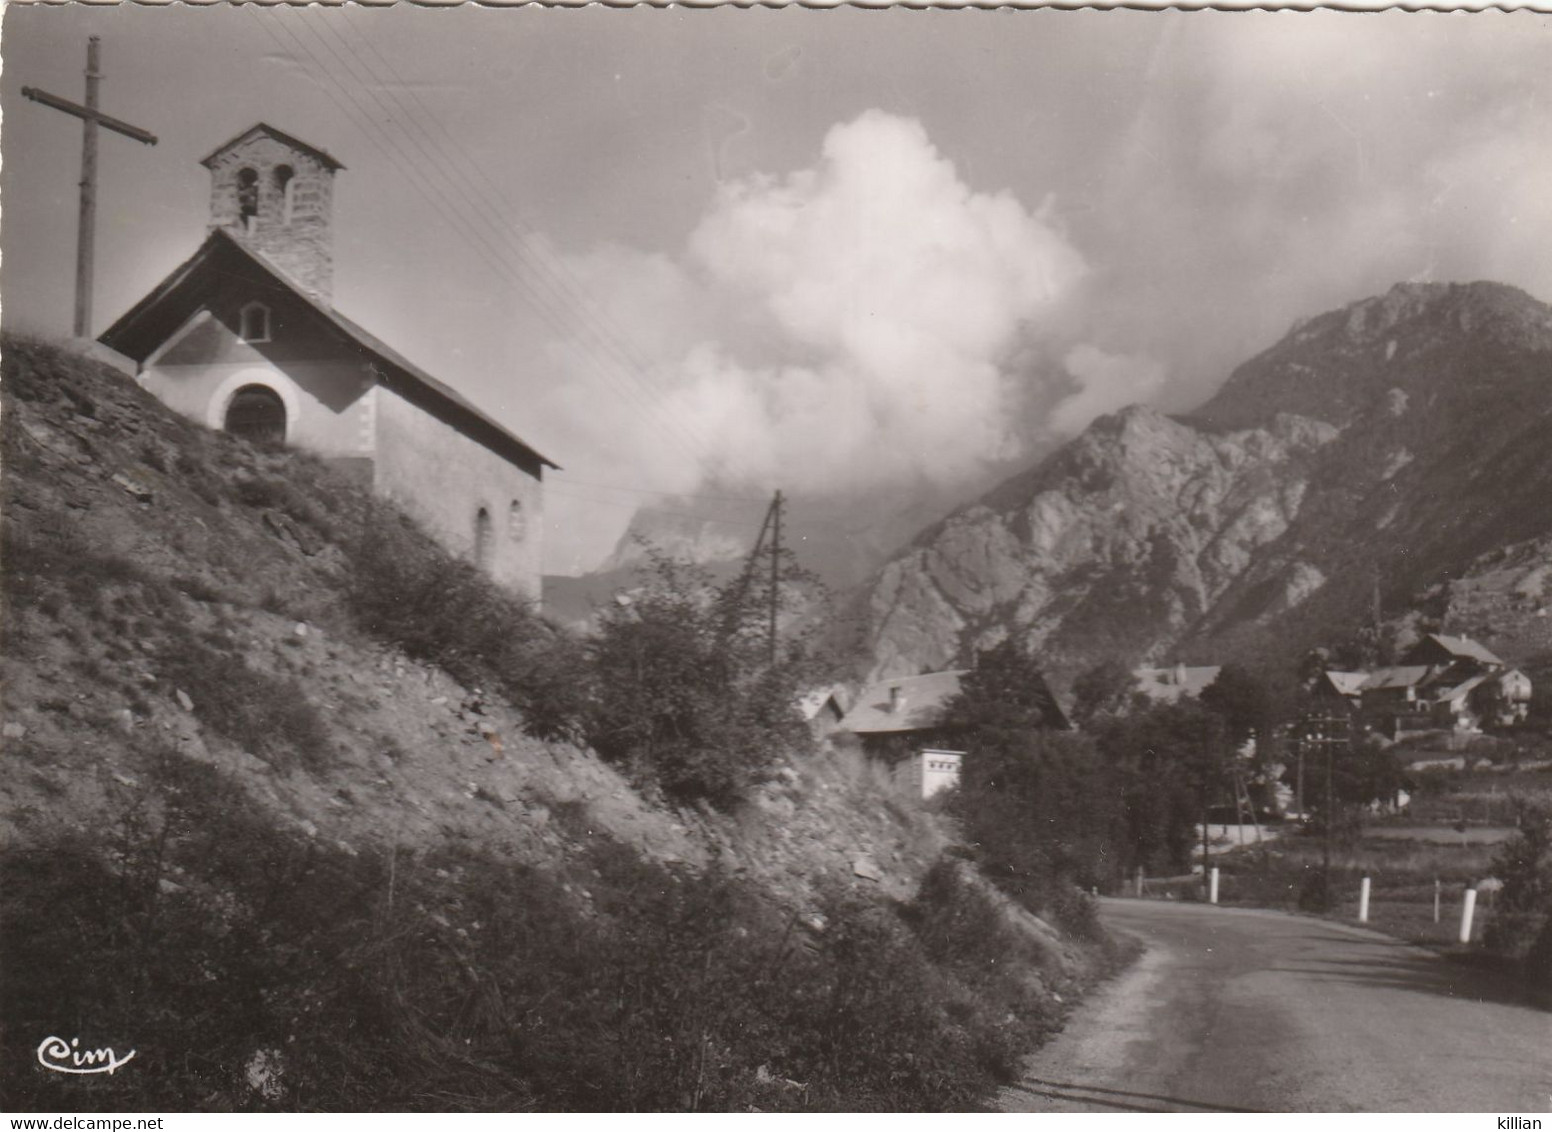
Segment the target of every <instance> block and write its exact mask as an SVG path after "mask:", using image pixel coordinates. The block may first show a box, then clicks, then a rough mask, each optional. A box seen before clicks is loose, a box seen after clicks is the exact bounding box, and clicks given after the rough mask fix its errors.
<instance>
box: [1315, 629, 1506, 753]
mask: <svg viewBox="0 0 1552 1132" xmlns="http://www.w3.org/2000/svg"><path fill="white" fill-rule="evenodd" d="M1401 660H1402V663H1401V664H1398V665H1394V666H1391V667H1388V668H1380V669H1376V670H1374V671H1371V672H1338V671H1331V670H1328V671H1326V672H1324V673H1322V674H1321V677H1320V679H1319V680H1317V681H1316V684H1315V689H1314V691H1315V695H1316V696H1317V697H1319V698H1321V699H1322V700H1324V701H1326V702H1328V703H1331V704H1332V705H1333V706H1335V705H1341V707H1342V708H1344V709H1345V710H1347V711H1348V712H1350V713H1351V714H1353V715H1354V716H1356V717H1357V718H1359V719H1361V721H1362V722H1363V724H1364V725H1365V726H1366V727H1368V728H1370V729H1371V730H1373V731H1375V732H1377V733H1378V734H1380V735H1383V736H1385V737H1386V738H1389V739H1400V738H1405V737H1406V736H1408V735H1416V734H1421V733H1424V732H1436V731H1446V732H1455V733H1473V732H1476V731H1479V730H1481V728H1482V727H1484V726H1487V727H1509V726H1513V725H1514V724H1516V723H1521V722H1523V721H1524V719H1525V717H1526V714H1527V713H1528V711H1529V709H1530V697H1531V682H1530V678H1529V677H1528V676H1526V675H1525V674H1524V673H1523V672H1521V671H1520V670H1519V669H1517V668H1510V667H1509V666H1508V665H1506V664H1505V663H1504V662H1503V661H1502V660H1500V659H1499V658H1498V657H1497V656H1495V655H1493V653H1492V652H1491V651H1490V650H1489V649H1487V648H1485V647H1484V646H1483V645H1481V644H1480V643H1478V642H1477V641H1473V640H1471V639H1470V638H1469V637H1453V636H1447V635H1445V634H1442V633H1431V634H1429V635H1428V636H1426V637H1424V638H1423V639H1422V640H1420V641H1418V642H1417V644H1415V645H1413V646H1412V647H1411V648H1410V649H1408V650H1407V652H1406V654H1405V655H1404V656H1403V657H1402V658H1401Z"/></svg>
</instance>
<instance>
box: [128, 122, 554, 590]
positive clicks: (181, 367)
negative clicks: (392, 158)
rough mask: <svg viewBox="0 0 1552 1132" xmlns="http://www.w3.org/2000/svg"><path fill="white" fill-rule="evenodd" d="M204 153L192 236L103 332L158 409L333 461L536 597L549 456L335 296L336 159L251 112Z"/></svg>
mask: <svg viewBox="0 0 1552 1132" xmlns="http://www.w3.org/2000/svg"><path fill="white" fill-rule="evenodd" d="M202 164H203V165H204V166H205V168H206V169H208V170H209V171H210V187H211V192H210V219H209V234H208V235H207V237H206V238H205V241H204V243H202V244H201V245H200V246H199V248H198V250H196V251H195V252H194V254H193V255H192V256H191V257H190V258H189V259H188V260H187V261H185V262H184V263H183V264H182V265H181V266H179V267H178V268H177V269H176V270H174V271H173V272H172V274H170V275H169V276H168V277H167V278H166V279H164V280H163V281H162V282H161V283H160V284H159V285H158V286H157V287H155V288H154V289H153V290H152V291H151V292H150V293H149V294H147V295H146V296H145V297H144V298H143V299H141V300H140V301H139V302H138V303H136V304H135V305H134V306H133V307H131V308H130V310H129V311H128V312H126V313H125V314H124V315H123V316H122V317H121V318H120V319H119V320H118V321H117V322H115V323H114V324H113V325H112V326H110V327H109V328H108V330H107V331H106V332H105V333H104V334H103V335H102V338H101V341H102V342H103V343H104V344H105V345H107V346H108V347H110V348H111V349H113V350H115V351H117V352H118V353H120V354H122V355H125V356H126V357H128V358H130V359H132V360H133V361H134V362H135V365H136V380H137V381H138V382H139V383H140V384H141V385H142V386H143V387H144V388H146V389H147V390H149V391H150V392H151V393H152V394H154V395H155V396H156V397H157V398H159V399H160V400H162V401H163V402H165V403H166V404H167V405H168V406H169V407H171V408H173V409H174V410H176V411H178V412H180V413H182V414H184V415H185V416H187V417H189V418H191V419H193V420H195V421H198V422H200V423H201V424H205V425H208V426H209V427H211V428H215V429H224V430H226V431H227V432H230V433H233V434H235V435H238V436H242V437H245V438H247V439H249V440H250V441H253V442H255V443H260V444H284V445H287V446H293V447H296V448H300V449H305V450H307V451H309V452H313V453H316V454H317V455H319V456H321V457H323V458H324V459H326V460H328V461H330V462H332V463H335V464H336V465H339V466H341V467H344V468H346V469H349V470H350V471H351V472H353V473H355V474H357V475H358V476H359V477H360V479H361V480H362V482H364V483H366V484H367V485H369V486H370V488H371V489H372V490H373V491H374V492H375V493H376V494H378V495H380V496H382V497H384V498H386V499H389V500H392V501H393V502H394V503H396V504H397V505H398V506H400V507H401V508H402V509H403V510H404V511H406V512H407V513H408V514H410V515H411V516H412V517H414V518H415V519H416V520H417V521H418V522H420V523H421V524H422V525H423V526H424V527H425V528H426V530H427V531H428V532H429V533H430V534H431V535H432V536H433V537H435V538H436V539H437V540H438V541H439V542H441V543H442V544H443V545H444V546H445V547H446V548H447V549H448V550H449V551H450V552H452V553H454V554H458V555H461V556H463V557H465V558H467V559H469V560H470V561H472V562H474V563H475V564H477V565H478V566H479V567H480V568H481V569H482V570H484V571H485V572H486V573H488V574H489V575H490V576H491V577H492V578H493V579H495V580H496V581H497V582H500V583H502V584H503V585H505V586H507V587H508V588H510V589H512V590H513V591H515V592H516V593H519V594H521V595H524V596H526V597H528V598H530V599H531V600H533V601H535V602H537V601H538V599H539V595H540V571H541V562H540V549H541V539H542V530H543V521H542V517H543V478H544V469H545V468H546V467H549V468H555V467H557V465H556V464H554V463H552V462H551V461H550V460H548V459H546V458H545V457H544V456H542V455H540V454H539V453H538V452H536V451H535V450H534V449H533V448H531V447H530V446H529V445H527V444H526V443H524V442H523V441H522V440H520V439H519V438H518V437H517V436H515V435H514V434H513V433H512V432H510V431H509V430H508V429H507V428H505V427H504V426H502V425H501V424H499V423H497V422H496V421H495V420H493V419H492V418H491V417H490V416H489V415H487V414H486V413H484V412H482V411H481V410H480V409H478V408H477V407H475V406H474V405H473V404H472V403H470V402H469V401H468V400H467V399H466V398H465V397H463V396H462V395H461V394H460V393H458V391H457V390H455V389H452V388H451V387H449V386H448V385H446V384H444V383H443V382H441V381H439V380H437V379H436V378H435V377H433V376H432V375H431V374H429V373H427V372H426V371H425V370H423V369H421V368H420V367H418V366H417V365H415V363H413V362H411V361H410V360H409V359H407V358H405V357H404V356H403V355H401V354H399V353H398V352H397V351H395V350H394V349H393V348H392V347H390V346H389V345H388V344H387V343H385V342H383V341H382V340H381V339H379V338H377V337H375V336H374V335H372V334H371V333H369V332H368V331H366V330H365V329H363V328H362V327H361V326H359V325H357V324H356V323H355V322H353V321H352V320H350V319H349V318H347V317H346V316H345V315H344V314H342V313H341V312H340V311H339V310H337V309H336V308H335V306H334V298H333V274H334V260H333V242H334V241H333V215H332V209H333V184H334V176H335V174H336V173H338V172H339V171H341V170H342V169H343V168H344V166H343V165H341V164H340V162H339V161H337V160H336V159H335V158H334V157H332V156H330V155H329V154H328V153H325V152H324V151H323V150H321V149H318V148H317V147H316V146H312V145H309V144H307V143H306V142H303V141H300V140H298V139H297V138H294V137H292V136H290V135H289V134H285V133H282V132H281V131H280V130H277V129H275V128H273V127H271V126H268V125H265V124H263V123H260V124H259V125H256V126H254V127H252V128H251V129H249V130H246V131H244V132H243V133H241V134H239V135H238V136H237V137H235V138H233V139H232V140H231V141H228V142H227V143H226V144H224V145H222V146H220V147H219V148H217V149H216V150H215V151H214V152H213V153H211V154H210V155H209V156H208V157H206V158H205V159H204V161H203V162H202Z"/></svg>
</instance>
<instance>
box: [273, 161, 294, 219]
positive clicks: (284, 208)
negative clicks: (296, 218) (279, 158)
mask: <svg viewBox="0 0 1552 1132" xmlns="http://www.w3.org/2000/svg"><path fill="white" fill-rule="evenodd" d="M275 187H276V188H277V189H279V190H280V222H281V223H282V224H286V225H289V224H290V223H291V217H292V214H293V212H294V211H295V208H296V170H294V169H292V168H291V166H289V165H277V166H275Z"/></svg>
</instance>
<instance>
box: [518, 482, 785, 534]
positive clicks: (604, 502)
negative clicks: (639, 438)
mask: <svg viewBox="0 0 1552 1132" xmlns="http://www.w3.org/2000/svg"><path fill="white" fill-rule="evenodd" d="M545 490H546V492H550V491H555V492H556V493H557V494H559V495H560V496H562V497H563V498H564V497H567V496H569V497H570V498H572V499H575V500H577V501H578V502H582V503H594V504H597V505H599V506H601V507H618V508H619V509H620V510H622V511H633V512H634V511H637V510H639V508H638V507H637V505H636V504H635V503H630V502H626V501H625V500H621V499H603V498H599V497H597V496H591V495H582V494H579V493H577V492H574V491H566V490H565V489H563V488H559V487H558V486H556V485H547V486H546V488H545ZM653 514H655V515H671V516H673V517H674V518H676V519H699V520H700V521H701V522H705V523H719V524H721V525H723V526H728V527H757V526H759V525H760V524H758V523H756V522H754V521H753V520H751V519H729V518H726V517H724V516H721V515H704V514H701V513H699V512H695V511H680V510H677V509H673V508H655V509H654V510H653Z"/></svg>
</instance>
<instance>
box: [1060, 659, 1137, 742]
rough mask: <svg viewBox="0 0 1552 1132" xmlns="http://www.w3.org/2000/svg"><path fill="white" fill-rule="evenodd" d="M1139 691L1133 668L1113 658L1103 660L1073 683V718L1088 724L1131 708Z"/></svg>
mask: <svg viewBox="0 0 1552 1132" xmlns="http://www.w3.org/2000/svg"><path fill="white" fill-rule="evenodd" d="M1137 694H1138V692H1137V676H1136V674H1135V673H1133V672H1132V670H1131V669H1130V668H1128V667H1126V665H1124V664H1122V663H1121V662H1120V661H1119V660H1116V659H1114V658H1113V657H1112V658H1108V659H1106V660H1102V661H1100V662H1099V663H1098V664H1096V665H1094V667H1092V668H1090V669H1088V670H1087V671H1085V672H1084V673H1083V674H1082V675H1080V676H1079V677H1078V678H1077V679H1076V680H1074V681H1073V683H1072V721H1073V723H1074V724H1076V725H1077V726H1079V727H1086V726H1088V725H1089V723H1091V722H1092V721H1093V720H1094V719H1096V718H1097V717H1100V716H1109V715H1119V714H1121V713H1122V712H1125V711H1129V710H1131V709H1132V708H1133V707H1134V706H1135V704H1134V700H1135V698H1136V696H1137Z"/></svg>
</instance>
